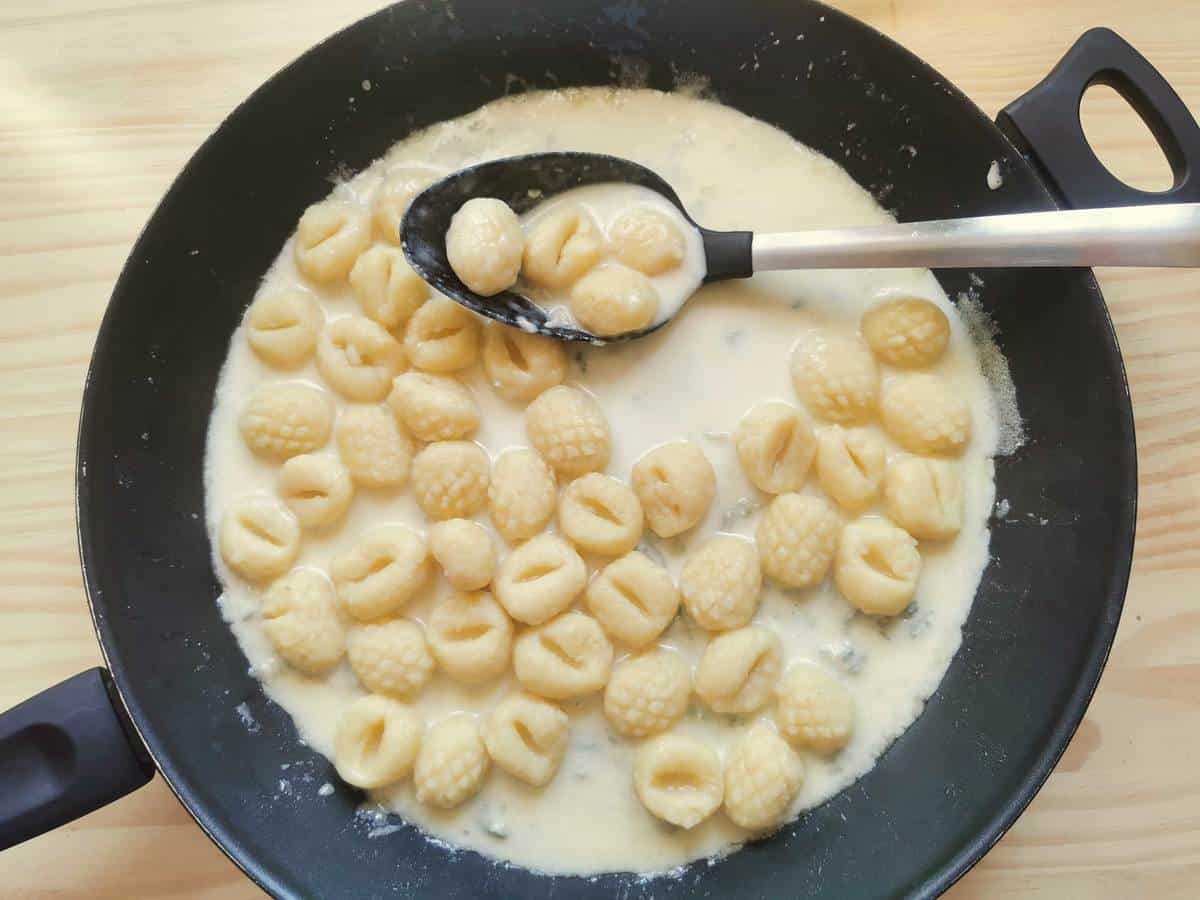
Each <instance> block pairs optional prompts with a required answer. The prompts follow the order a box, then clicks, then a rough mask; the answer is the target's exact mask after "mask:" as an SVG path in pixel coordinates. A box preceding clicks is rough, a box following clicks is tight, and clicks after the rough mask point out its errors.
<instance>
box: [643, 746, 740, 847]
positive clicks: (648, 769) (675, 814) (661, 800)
mask: <svg viewBox="0 0 1200 900" xmlns="http://www.w3.org/2000/svg"><path fill="white" fill-rule="evenodd" d="M633 787H634V790H635V791H636V792H637V795H638V799H640V800H641V801H642V805H643V806H645V807H646V809H648V810H649V811H650V812H651V813H652V814H653V815H655V816H657V817H658V818H660V819H662V820H663V821H664V822H670V823H671V824H672V825H678V826H679V827H680V828H695V827H696V826H697V825H699V824H700V823H701V822H703V821H704V820H705V819H707V818H708V817H709V816H711V815H712V814H713V813H715V812H716V811H717V810H718V809H719V808H720V806H721V801H722V800H723V799H724V797H725V779H724V776H723V773H722V771H721V759H720V757H718V756H717V754H716V751H714V750H713V749H712V747H710V746H708V744H705V743H703V742H701V741H698V740H696V739H695V738H691V737H684V736H682V735H677V734H664V735H660V736H659V737H656V738H652V739H651V740H648V741H646V742H645V743H644V744H642V745H641V746H640V747H638V749H637V753H636V755H635V756H634V762H633Z"/></svg>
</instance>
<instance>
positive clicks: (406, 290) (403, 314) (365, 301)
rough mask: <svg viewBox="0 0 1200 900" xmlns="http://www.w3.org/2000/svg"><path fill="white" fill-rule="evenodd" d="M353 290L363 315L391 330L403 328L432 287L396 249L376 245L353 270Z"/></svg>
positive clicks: (351, 284)
mask: <svg viewBox="0 0 1200 900" xmlns="http://www.w3.org/2000/svg"><path fill="white" fill-rule="evenodd" d="M350 287H351V288H352V289H353V291H354V296H355V297H356V298H357V299H358V305H359V307H360V308H361V309H362V311H363V314H364V315H366V317H367V318H368V319H370V320H372V321H373V322H376V323H378V324H379V325H381V326H382V327H384V328H386V329H387V330H388V331H396V330H397V329H399V328H403V326H404V325H405V323H407V322H408V320H409V319H410V318H412V315H413V313H415V312H416V311H417V310H418V309H419V308H420V306H421V304H422V303H424V302H425V301H426V300H427V299H429V285H428V284H426V283H425V280H424V279H423V278H421V276H420V275H418V274H417V273H416V272H414V271H413V270H412V267H411V266H409V264H408V263H407V262H405V260H404V254H403V253H401V252H400V251H399V250H398V249H396V248H395V247H388V246H385V245H383V244H376V245H375V246H374V247H372V248H371V249H369V250H368V251H367V252H365V253H364V254H362V255H361V256H360V257H359V258H358V261H357V262H356V263H355V264H354V268H353V269H351V270H350Z"/></svg>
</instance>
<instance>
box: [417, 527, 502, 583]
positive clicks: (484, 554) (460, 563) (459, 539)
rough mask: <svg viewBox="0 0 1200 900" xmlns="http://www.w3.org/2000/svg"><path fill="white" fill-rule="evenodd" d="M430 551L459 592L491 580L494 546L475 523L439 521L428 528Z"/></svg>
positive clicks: (485, 530)
mask: <svg viewBox="0 0 1200 900" xmlns="http://www.w3.org/2000/svg"><path fill="white" fill-rule="evenodd" d="M429 550H430V552H431V553H433V558H434V559H435V560H437V563H438V565H440V566H441V567H442V572H443V574H444V575H445V576H446V580H447V581H448V582H450V584H452V585H453V586H454V587H456V588H458V589H459V590H460V591H477V590H479V589H480V588H484V587H487V585H488V584H490V583H491V580H492V575H493V573H494V572H495V571H496V545H495V544H493V543H492V538H491V536H490V535H489V534H488V533H487V529H486V528H484V527H483V526H482V525H480V524H479V523H478V522H472V521H471V520H470V519H448V520H446V521H445V522H438V523H437V524H436V525H434V526H433V527H432V528H430V529H429Z"/></svg>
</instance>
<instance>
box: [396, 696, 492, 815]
mask: <svg viewBox="0 0 1200 900" xmlns="http://www.w3.org/2000/svg"><path fill="white" fill-rule="evenodd" d="M489 763H490V759H489V758H488V753H487V748H486V747H485V746H484V744H483V738H482V737H481V736H480V734H479V724H478V723H477V722H476V721H475V717H474V716H467V715H456V716H450V717H449V718H448V719H442V721H440V722H438V723H436V724H435V725H434V726H433V727H432V728H430V729H429V733H428V734H427V735H425V740H424V741H423V742H422V743H421V752H420V753H419V754H417V764H416V768H415V769H414V770H413V785H414V786H415V787H416V792H417V800H419V801H420V802H421V803H424V804H425V805H427V806H436V807H438V808H439V809H453V808H454V807H456V806H459V805H461V804H462V803H464V802H465V801H467V800H469V799H471V798H472V797H474V796H475V794H477V793H478V792H479V789H480V788H481V787H483V779H484V776H486V775H487V770H488V765H489Z"/></svg>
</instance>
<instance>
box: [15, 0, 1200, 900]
mask: <svg viewBox="0 0 1200 900" xmlns="http://www.w3.org/2000/svg"><path fill="white" fill-rule="evenodd" d="M380 5H382V4H380V3H379V2H375V0H251V2H241V3H233V2H219V0H5V2H3V3H0V260H2V262H0V709H2V708H6V707H8V706H10V705H12V704H15V703H17V702H18V701H20V700H22V699H24V698H25V697H28V696H30V695H31V694H34V693H36V692H37V691H38V690H40V689H41V688H44V687H46V686H48V685H51V684H53V683H55V682H57V681H59V680H60V679H62V678H65V677H67V676H69V675H72V674H74V673H76V672H78V671H80V670H82V669H85V668H88V667H91V666H94V665H97V664H98V663H99V662H100V653H99V650H98V649H97V644H96V640H95V637H94V635H93V633H92V627H91V623H90V620H89V618H88V613H87V607H86V603H85V600H84V595H83V588H82V585H81V580H80V572H79V563H78V556H77V552H76V545H75V526H74V507H73V496H72V490H73V484H72V465H73V460H74V451H75V427H76V418H77V415H78V411H79V400H80V394H81V389H82V383H83V376H84V371H85V368H86V365H87V361H88V357H89V354H90V353H91V348H92V342H93V339H94V336H95V332H96V328H97V326H98V325H99V322H100V317H101V314H102V313H103V311H104V306H105V303H106V302H107V300H108V296H109V293H110V291H111V289H112V285H113V282H114V280H115V279H116V276H117V273H118V272H119V270H120V267H121V264H122V262H123V261H124V259H125V256H126V254H127V253H128V252H129V249H130V246H131V245H132V243H133V241H134V239H135V238H136V236H137V234H138V231H139V229H140V228H141V227H142V224H143V223H144V222H145V220H146V219H147V217H148V216H149V214H150V212H151V210H152V208H153V207H154V205H155V204H156V203H157V202H158V200H159V198H160V197H161V195H162V194H163V192H164V191H165V190H166V188H167V186H168V184H169V183H170V181H171V179H172V178H173V177H174V176H175V174H176V173H177V172H178V171H179V169H180V168H181V167H182V166H183V164H184V163H185V162H186V160H187V159H188V157H189V156H190V155H191V154H192V152H193V151H194V150H195V149H196V147H197V146H198V145H199V144H200V142H201V141H202V140H203V139H204V138H205V137H206V136H207V135H208V134H209V133H210V132H211V131H212V130H213V128H214V127H215V126H216V125H217V123H218V122H219V121H220V120H221V118H222V117H223V116H224V115H225V114H226V113H228V112H229V111H230V110H231V109H232V108H233V107H234V106H235V105H236V104H237V103H238V102H240V101H241V100H242V99H243V98H244V97H245V96H246V95H247V94H249V93H250V91H251V90H253V89H254V88H255V87H256V86H257V85H258V84H259V83H260V82H262V81H263V80H264V79H265V78H266V77H267V76H269V75H270V74H271V73H273V72H274V71H275V70H276V69H278V68H279V67H280V66H282V65H283V64H285V63H286V62H288V61H289V60H291V59H292V58H293V57H295V56H296V55H298V54H299V53H301V52H302V51H303V50H305V49H306V48H308V47H309V46H310V45H312V44H313V43H315V42H317V41H318V40H320V39H321V38H323V37H325V36H326V35H328V34H330V33H331V32H333V31H334V30H336V29H338V28H341V27H342V26H344V25H347V24H349V23H350V22H352V21H354V20H355V19H357V18H359V17H360V16H362V15H364V14H366V13H368V12H370V11H372V10H373V9H374V8H376V7H378V6H380ZM837 5H838V6H840V7H842V8H844V9H845V10H847V11H848V12H850V13H852V14H853V15H856V16H858V17H859V18H862V19H864V20H866V21H867V22H869V23H871V24H872V25H874V26H875V27H876V28H879V29H881V30H882V31H884V32H886V33H887V34H889V35H891V36H892V37H894V38H896V39H897V40H899V41H900V42H901V43H903V44H905V45H906V46H908V47H909V48H910V49H911V50H913V51H914V52H916V53H917V54H918V55H919V56H922V57H923V58H925V59H926V60H928V61H929V62H930V63H932V64H933V65H934V66H935V67H936V68H938V69H939V70H941V72H942V73H944V74H945V75H946V76H947V77H949V78H950V80H952V81H953V82H955V83H956V84H957V85H958V86H959V87H961V88H962V89H964V90H965V91H966V93H967V94H968V95H970V96H971V97H972V98H973V99H974V100H975V101H976V102H977V103H978V104H979V105H980V106H982V107H983V109H984V110H986V111H987V112H988V113H989V114H994V113H995V112H996V110H997V109H999V108H1000V107H1001V106H1002V105H1003V104H1005V103H1006V102H1008V101H1009V100H1011V99H1012V98H1014V97H1016V96H1017V95H1018V94H1019V93H1021V92H1022V91H1024V90H1025V89H1027V88H1028V87H1030V86H1031V85H1032V84H1034V83H1035V82H1036V81H1037V80H1039V79H1040V78H1041V77H1042V75H1044V74H1045V73H1046V72H1047V71H1048V70H1049V68H1050V67H1051V66H1052V65H1053V64H1054V62H1055V61H1056V60H1057V59H1058V58H1059V56H1060V55H1061V54H1062V53H1063V52H1064V51H1065V50H1066V48H1067V47H1068V46H1069V45H1070V43H1071V42H1072V41H1073V40H1074V39H1075V38H1076V37H1077V36H1078V35H1079V34H1080V33H1081V32H1082V31H1083V30H1085V29H1086V28H1088V27H1089V26H1092V25H1098V24H1104V25H1108V26H1110V27H1113V28H1115V29H1116V30H1117V31H1119V32H1120V33H1121V34H1123V35H1124V36H1125V37H1126V38H1127V39H1128V40H1130V41H1131V42H1132V43H1133V44H1134V45H1135V46H1137V47H1138V48H1139V49H1140V50H1141V51H1142V52H1143V53H1144V54H1146V55H1147V56H1148V57H1149V58H1150V60H1151V61H1152V62H1153V63H1154V64H1155V65H1156V66H1157V67H1158V68H1159V69H1160V70H1161V71H1162V72H1163V73H1164V74H1165V75H1166V76H1167V78H1168V79H1169V80H1170V81H1171V83H1172V84H1173V85H1174V86H1175V88H1176V90H1178V91H1179V93H1180V94H1181V95H1182V97H1183V99H1184V101H1185V102H1187V103H1188V104H1189V105H1190V107H1191V109H1192V110H1193V111H1194V112H1196V111H1200V52H1197V51H1198V50H1200V6H1197V5H1196V2H1195V0H1139V2H1132V3H1131V2H1129V0H1057V2H1051V0H843V2H840V3H838V4H837ZM1085 112H1086V114H1087V123H1088V127H1089V135H1090V137H1091V139H1092V140H1093V142H1094V143H1095V145H1096V146H1097V147H1098V148H1099V152H1100V153H1101V155H1102V156H1104V157H1105V159H1107V160H1108V161H1109V163H1110V164H1111V166H1112V168H1113V170H1114V171H1116V172H1117V173H1118V174H1120V175H1122V176H1123V177H1125V178H1126V179H1128V180H1130V181H1131V182H1133V183H1135V184H1138V185H1139V186H1159V187H1161V186H1163V185H1164V184H1165V183H1167V178H1166V175H1165V174H1164V173H1165V172H1166V165H1165V162H1164V161H1163V159H1162V156H1161V154H1160V153H1159V152H1158V151H1157V150H1156V149H1154V148H1153V146H1152V145H1151V143H1150V141H1149V138H1148V135H1147V133H1146V132H1145V131H1144V129H1142V128H1141V127H1140V124H1139V123H1137V121H1136V119H1135V117H1134V116H1133V114H1132V113H1130V112H1129V111H1128V110H1127V108H1125V107H1124V106H1123V104H1122V103H1120V102H1119V101H1118V100H1117V99H1116V98H1115V96H1113V95H1108V96H1101V95H1100V94H1099V93H1097V95H1096V96H1095V97H1093V96H1091V95H1090V94H1089V97H1088V99H1087V101H1086V102H1085ZM1098 274H1099V277H1100V281H1101V283H1102V285H1103V288H1104V292H1105V296H1106V297H1107V298H1108V303H1109V308H1110V310H1111V312H1112V316H1113V319H1114V320H1115V321H1116V326H1117V332H1118V334H1119V337H1120V341H1121V346H1122V349H1123V351H1124V355H1125V362H1126V365H1127V366H1128V368H1129V380H1130V383H1131V385H1132V389H1133V401H1134V412H1135V415H1136V418H1137V433H1138V455H1139V459H1140V490H1141V498H1140V499H1141V502H1140V505H1139V514H1138V541H1137V550H1136V554H1135V558H1134V567H1133V581H1132V583H1131V585H1130V589H1129V598H1128V601H1127V603H1126V606H1125V616H1124V618H1123V620H1122V622H1121V628H1120V632H1119V634H1118V636H1117V643H1116V647H1115V649H1114V650H1113V653H1112V657H1111V659H1110V660H1109V663H1108V668H1107V670H1106V671H1105V674H1104V679H1103V681H1102V682H1101V685H1100V690H1099V692H1098V694H1097V695H1096V698H1095V700H1094V701H1093V703H1092V705H1091V708H1090V710H1089V712H1088V714H1087V718H1086V719H1085V721H1084V723H1083V725H1082V727H1081V728H1080V729H1079V732H1078V734H1077V735H1076V736H1075V740H1074V741H1073V743H1072V744H1071V746H1070V749H1069V750H1068V751H1067V753H1066V756H1065V757H1064V758H1063V760H1062V762H1061V764H1060V765H1059V767H1058V769H1057V771H1056V772H1055V774H1054V775H1053V776H1052V777H1051V778H1050V780H1049V782H1048V783H1047V785H1046V786H1045V788H1044V789H1043V790H1042V792H1041V794H1039V795H1038V797H1037V799H1036V800H1034V802H1033V805H1032V806H1031V807H1030V809H1029V811H1027V812H1026V813H1025V815H1024V816H1022V817H1021V819H1020V821H1019V822H1018V823H1017V824H1016V826H1015V827H1014V828H1013V829H1012V830H1011V832H1010V833H1009V834H1008V835H1007V836H1006V837H1005V838H1004V839H1003V840H1002V841H1001V842H1000V844H999V845H998V846H997V847H996V848H995V849H994V850H992V852H991V853H990V854H989V855H988V856H987V858H986V859H985V860H984V861H983V862H982V863H981V864H980V865H979V866H977V867H976V868H975V870H974V871H972V872H971V873H970V874H968V875H967V876H966V877H965V878H964V879H963V881H962V882H961V883H960V884H959V885H958V886H957V887H956V888H955V889H954V890H953V891H952V894H951V896H953V897H955V898H958V900H964V898H972V897H992V896H997V895H1011V894H1019V895H1036V896H1041V897H1047V898H1055V900H1059V898H1068V897H1088V898H1118V897H1119V898H1124V897H1131V896H1147V897H1150V896H1152V897H1156V898H1167V897H1180V898H1183V897H1195V896H1197V893H1198V891H1200V888H1198V887H1197V882H1198V881H1200V764H1198V763H1200V602H1198V601H1200V449H1198V448H1200V273H1198V272H1189V271H1145V270H1125V271H1117V270H1105V271H1101V272H1099V273H1098ZM0 896H3V897H5V898H26V897H111V898H122V900H123V898H131V897H139V898H156V897H180V896H186V897H201V898H232V897H256V896H261V893H260V892H259V891H258V890H257V888H255V887H254V886H253V885H251V884H250V883H249V882H248V881H247V880H246V879H245V878H244V877H243V876H242V875H241V874H240V873H239V872H238V870H237V869H236V868H234V866H233V865H232V864H231V863H230V862H228V861H227V860H226V859H225V858H224V857H223V856H222V855H221V853H220V852H219V851H218V850H217V849H216V848H215V847H214V846H213V845H212V844H211V843H209V841H208V839H207V838H206V837H205V836H204V835H203V834H202V833H201V831H200V829H199V828H198V827H196V826H195V825H194V824H193V822H192V820H191V819H190V818H189V817H188V815H187V813H185V812H184V810H183V808H182V807H181V806H180V805H179V804H178V803H177V802H176V801H175V799H174V797H173V796H172V795H171V793H170V791H168V789H167V788H166V786H165V785H164V783H163V782H162V780H161V779H155V780H154V781H153V782H152V783H151V784H150V785H149V786H148V787H146V788H144V789H142V790H141V791H139V792H137V793H136V794H134V795H132V796H130V797H127V798H125V799H124V800H122V801H120V802H118V803H116V804H114V805H112V806H110V807H109V808H107V809H104V810H101V811H99V812H97V813H94V814H93V815H91V816H88V817H87V818H85V819H83V820H81V821H79V822H76V823H74V824H73V825H70V826H67V827H66V828H63V829H61V830H59V831H58V832H56V833H53V834H49V835H46V836H43V837H41V838H38V839H36V840H33V841H30V842H28V843H26V844H24V845H22V846H19V847H17V848H14V849H12V850H9V851H7V852H5V853H4V854H2V855H0Z"/></svg>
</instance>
